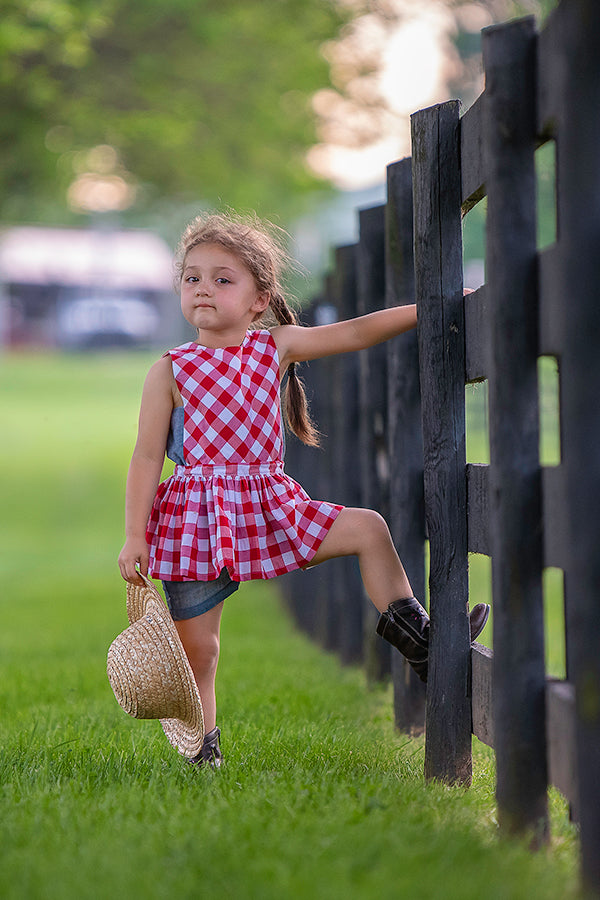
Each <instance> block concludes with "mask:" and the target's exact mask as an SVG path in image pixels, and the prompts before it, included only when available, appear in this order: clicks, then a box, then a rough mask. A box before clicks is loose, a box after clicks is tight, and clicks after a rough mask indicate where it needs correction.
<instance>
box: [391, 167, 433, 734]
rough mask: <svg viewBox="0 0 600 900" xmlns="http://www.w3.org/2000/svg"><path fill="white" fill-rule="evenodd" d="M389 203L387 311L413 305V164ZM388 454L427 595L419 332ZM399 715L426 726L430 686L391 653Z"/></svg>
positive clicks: (399, 539)
mask: <svg viewBox="0 0 600 900" xmlns="http://www.w3.org/2000/svg"><path fill="white" fill-rule="evenodd" d="M387 188H388V190H387V193H388V198H387V205H386V243H385V248H386V257H385V269H386V282H385V288H386V297H385V302H386V306H398V305H404V304H406V303H414V297H415V273H414V261H413V205H412V164H411V160H410V159H403V160H400V162H397V163H394V164H393V165H391V166H388V169H387ZM387 349H388V360H387V364H388V452H389V463H390V528H391V532H392V537H393V539H394V543H395V544H396V547H397V548H398V550H399V553H400V556H401V558H402V562H403V563H404V567H405V569H406V571H407V573H408V577H409V579H410V582H411V585H412V589H413V592H414V594H415V596H416V597H418V598H419V599H420V600H421V601H423V600H424V596H425V553H424V548H425V512H424V506H423V438H422V435H421V395H420V384H419V352H418V346H417V335H416V332H415V331H413V332H409V333H407V334H401V335H399V336H398V337H397V338H395V339H394V340H393V341H389V342H388V347H387ZM392 676H393V681H394V714H395V721H396V726H397V727H398V728H400V729H401V730H403V731H410V730H411V729H415V728H416V729H421V728H423V726H424V724H425V685H424V684H423V682H422V681H421V680H420V679H419V678H418V677H417V675H416V673H415V672H414V671H413V670H412V669H411V667H410V666H409V665H408V663H407V662H406V660H405V659H404V658H403V657H402V656H401V655H400V654H399V653H397V652H396V651H395V650H392Z"/></svg>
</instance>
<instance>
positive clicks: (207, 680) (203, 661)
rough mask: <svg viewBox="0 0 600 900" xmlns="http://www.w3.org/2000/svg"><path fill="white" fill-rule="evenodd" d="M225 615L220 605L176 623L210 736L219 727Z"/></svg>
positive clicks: (205, 729)
mask: <svg viewBox="0 0 600 900" xmlns="http://www.w3.org/2000/svg"><path fill="white" fill-rule="evenodd" d="M222 612H223V604H222V603H219V604H218V606H214V607H213V608H212V609H209V610H208V612H205V613H202V615H201V616H194V617H193V618H192V619H181V620H180V621H178V622H175V627H176V628H177V631H178V633H179V637H180V638H181V643H182V644H183V647H184V649H185V652H186V654H187V657H188V659H189V661H190V665H191V667H192V671H193V673H194V678H195V679H196V684H197V685H198V690H199V692H200V697H201V699H202V710H203V712H204V731H205V733H206V734H208V733H209V732H210V731H212V730H213V728H214V727H215V725H216V717H217V701H216V695H215V678H216V675H217V665H218V662H219V647H220V631H221V614H222Z"/></svg>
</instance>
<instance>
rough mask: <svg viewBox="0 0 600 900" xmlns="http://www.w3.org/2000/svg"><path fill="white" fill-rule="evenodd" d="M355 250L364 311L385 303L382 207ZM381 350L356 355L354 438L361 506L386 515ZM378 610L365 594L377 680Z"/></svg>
mask: <svg viewBox="0 0 600 900" xmlns="http://www.w3.org/2000/svg"><path fill="white" fill-rule="evenodd" d="M358 218H359V243H358V250H357V270H356V275H357V291H358V293H357V306H358V313H359V315H365V314H367V313H370V312H373V311H375V310H377V309H381V308H382V307H383V306H384V305H385V206H374V207H371V208H370V209H362V210H360V212H359V217H358ZM386 362H387V349H386V347H385V344H380V345H378V346H376V347H372V348H370V349H369V350H361V351H360V353H359V373H360V376H359V405H360V415H359V437H360V473H361V485H362V504H361V505H362V506H366V507H370V508H372V509H376V510H378V511H379V512H380V513H381V514H382V515H383V516H384V518H386V519H387V518H389V517H388V513H389V509H388V506H389V485H388V481H387V471H388V459H387V440H386V419H387V365H386ZM377 619H378V613H377V610H376V609H375V607H374V606H373V605H372V603H371V602H370V601H369V600H367V599H366V598H365V607H364V611H363V624H364V653H365V669H366V673H367V678H368V679H369V680H371V681H376V680H379V679H381V678H383V677H385V676H386V675H388V674H389V672H390V667H391V660H390V653H389V647H388V646H386V644H385V642H383V641H382V640H380V638H379V637H378V636H377V633H376V631H375V628H376V625H377Z"/></svg>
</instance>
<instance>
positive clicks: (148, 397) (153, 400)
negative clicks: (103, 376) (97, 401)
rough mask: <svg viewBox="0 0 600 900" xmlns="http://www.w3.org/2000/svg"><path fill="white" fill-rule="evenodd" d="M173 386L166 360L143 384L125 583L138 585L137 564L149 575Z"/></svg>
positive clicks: (123, 556)
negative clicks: (149, 537) (149, 538)
mask: <svg viewBox="0 0 600 900" xmlns="http://www.w3.org/2000/svg"><path fill="white" fill-rule="evenodd" d="M174 391H176V386H175V384H174V378H173V370H172V367H171V360H170V359H169V358H168V357H163V358H162V359H160V360H159V361H158V362H157V363H155V364H154V365H153V366H152V368H151V369H150V371H149V373H148V376H147V378H146V381H145V384H144V390H143V393H142V403H141V407H140V420H139V427H138V437H137V441H136V445H135V449H134V451H133V456H132V458H131V464H130V466H129V473H128V475H127V487H126V491H125V544H124V546H123V549H122V550H121V553H120V555H119V569H120V570H121V575H122V576H123V578H124V579H125V580H126V581H131V582H134V583H135V582H138V581H139V576H138V575H137V573H136V568H135V567H136V564H137V565H139V567H140V571H141V572H142V573H143V574H144V575H147V574H148V557H149V552H148V544H147V543H146V526H147V524H148V517H149V515H150V511H151V509H152V504H153V502H154V497H155V495H156V489H157V487H158V482H159V480H160V475H161V472H162V467H163V463H164V459H165V449H166V446H167V437H168V434H169V424H170V421H171V412H172V410H173V400H174Z"/></svg>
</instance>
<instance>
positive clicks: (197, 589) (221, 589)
mask: <svg viewBox="0 0 600 900" xmlns="http://www.w3.org/2000/svg"><path fill="white" fill-rule="evenodd" d="M162 586H163V588H164V592H165V599H166V601H167V606H168V607H169V610H170V611H171V616H172V617H173V619H174V620H175V621H176V622H178V621H180V620H181V619H193V618H194V616H201V615H202V613H205V612H208V611H209V609H213V607H215V606H218V605H219V603H222V602H223V600H225V598H226V597H229V596H230V595H231V594H233V592H234V591H237V589H238V588H239V583H238V582H237V581H232V580H231V578H230V577H229V572H228V571H227V569H222V571H221V574H220V575H219V577H218V578H216V579H215V580H214V581H163V583H162Z"/></svg>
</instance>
